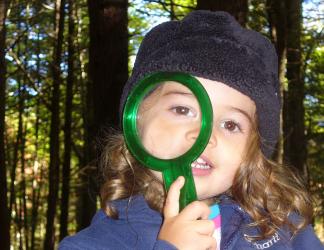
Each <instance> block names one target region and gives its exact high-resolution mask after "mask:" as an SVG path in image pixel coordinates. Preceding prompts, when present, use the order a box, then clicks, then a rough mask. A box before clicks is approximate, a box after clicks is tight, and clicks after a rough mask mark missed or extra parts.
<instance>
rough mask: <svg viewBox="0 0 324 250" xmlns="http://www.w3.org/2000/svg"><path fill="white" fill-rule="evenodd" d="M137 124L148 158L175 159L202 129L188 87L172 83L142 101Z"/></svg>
mask: <svg viewBox="0 0 324 250" xmlns="http://www.w3.org/2000/svg"><path fill="white" fill-rule="evenodd" d="M136 124H137V130H138V131H137V132H138V135H139V137H140V140H141V142H142V145H143V147H144V148H145V150H146V151H147V152H148V153H149V154H151V155H153V156H155V157H157V158H160V159H174V158H177V157H179V156H181V155H183V154H185V153H186V152H187V151H188V150H189V149H190V148H191V147H192V146H193V145H194V143H195V141H196V139H197V137H198V135H199V133H200V128H201V109H200V106H199V103H198V100H197V98H196V96H195V95H194V94H193V92H192V91H191V90H190V89H189V88H188V87H186V86H184V85H183V84H181V83H179V82H175V81H167V82H162V83H160V84H157V85H155V87H154V88H153V90H151V91H150V92H149V93H148V94H147V95H146V96H145V97H144V98H143V99H142V101H141V103H140V106H139V109H138V112H137V117H136Z"/></svg>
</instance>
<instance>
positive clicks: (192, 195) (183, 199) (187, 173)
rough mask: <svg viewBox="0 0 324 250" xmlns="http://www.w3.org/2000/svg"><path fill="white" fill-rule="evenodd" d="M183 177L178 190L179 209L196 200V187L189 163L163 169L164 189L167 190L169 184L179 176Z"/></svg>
mask: <svg viewBox="0 0 324 250" xmlns="http://www.w3.org/2000/svg"><path fill="white" fill-rule="evenodd" d="M179 176H183V177H184V178H185V183H184V185H183V187H182V189H181V190H180V199H179V206H180V211H181V210H182V209H183V208H185V207H186V206H187V205H188V204H189V203H191V202H193V201H195V200H197V194H196V188H195V183H194V179H193V176H192V172H191V166H190V164H188V163H187V164H183V165H182V166H181V165H177V166H172V167H170V168H168V169H166V170H165V171H163V179H164V185H165V188H166V191H167V192H168V191H169V189H170V186H171V184H172V183H173V182H174V181H175V180H176V179H177V178H178V177H179Z"/></svg>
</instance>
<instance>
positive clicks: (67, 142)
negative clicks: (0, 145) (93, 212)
mask: <svg viewBox="0 0 324 250" xmlns="http://www.w3.org/2000/svg"><path fill="white" fill-rule="evenodd" d="M73 10H74V1H73V0H69V32H68V77H67V82H66V98H65V124H64V159H63V169H62V199H61V217H60V240H62V239H63V238H64V237H65V236H66V235H67V234H68V232H67V226H68V209H69V195H70V168H71V144H72V141H71V123H72V100H73V83H74V81H75V77H74V63H75V48H74V38H75V25H74V20H75V18H74V11H73Z"/></svg>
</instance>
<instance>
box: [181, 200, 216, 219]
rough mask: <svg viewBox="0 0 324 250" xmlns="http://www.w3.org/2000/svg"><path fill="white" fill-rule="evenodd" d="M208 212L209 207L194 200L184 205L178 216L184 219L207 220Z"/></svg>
mask: <svg viewBox="0 0 324 250" xmlns="http://www.w3.org/2000/svg"><path fill="white" fill-rule="evenodd" d="M209 214H210V208H209V207H208V206H207V205H206V204H205V203H203V202H200V201H194V202H192V203H190V204H189V205H188V206H186V207H185V208H184V209H183V210H182V212H181V214H180V215H179V216H181V218H182V219H184V220H197V219H202V220H207V219H208V216H209Z"/></svg>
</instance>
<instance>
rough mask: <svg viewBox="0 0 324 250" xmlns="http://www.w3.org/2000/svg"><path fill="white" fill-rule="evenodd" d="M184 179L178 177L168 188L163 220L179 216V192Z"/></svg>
mask: <svg viewBox="0 0 324 250" xmlns="http://www.w3.org/2000/svg"><path fill="white" fill-rule="evenodd" d="M184 182H185V178H184V177H183V176H179V177H178V178H177V179H176V180H175V181H174V182H173V183H172V184H171V186H170V189H169V192H168V195H167V197H166V200H165V205H164V209H163V214H164V218H165V219H166V218H170V217H174V216H177V215H178V214H179V198H180V190H181V188H182V187H183V185H184Z"/></svg>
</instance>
